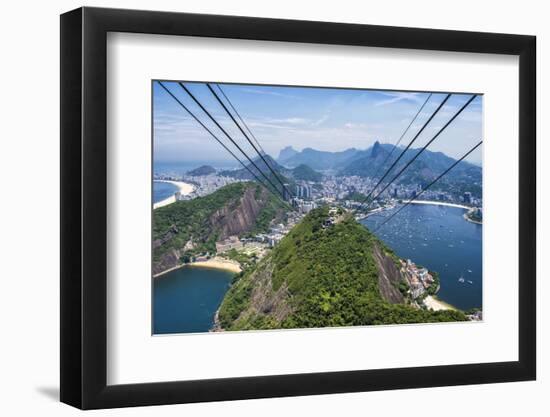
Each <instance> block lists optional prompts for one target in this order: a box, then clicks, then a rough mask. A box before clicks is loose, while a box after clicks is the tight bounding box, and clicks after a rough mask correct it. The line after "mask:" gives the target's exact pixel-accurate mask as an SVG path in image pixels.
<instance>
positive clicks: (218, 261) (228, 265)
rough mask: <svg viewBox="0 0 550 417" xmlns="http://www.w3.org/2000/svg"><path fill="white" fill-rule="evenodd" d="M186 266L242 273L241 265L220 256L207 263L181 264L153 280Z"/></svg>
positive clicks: (161, 273)
mask: <svg viewBox="0 0 550 417" xmlns="http://www.w3.org/2000/svg"><path fill="white" fill-rule="evenodd" d="M185 266H191V267H198V268H212V269H221V270H224V271H228V272H232V273H234V274H238V273H239V272H241V271H242V269H241V265H240V264H239V263H238V262H236V261H232V260H230V259H225V258H220V257H218V256H216V257H214V258H211V259H208V260H206V261H195V262H189V263H186V264H181V265H177V266H174V267H172V268H169V269H166V270H164V271H162V272H159V273H158V274H155V275H153V278H158V277H160V276H162V275H165V274H167V273H168V272H172V271H175V270H177V269H181V268H183V267H185Z"/></svg>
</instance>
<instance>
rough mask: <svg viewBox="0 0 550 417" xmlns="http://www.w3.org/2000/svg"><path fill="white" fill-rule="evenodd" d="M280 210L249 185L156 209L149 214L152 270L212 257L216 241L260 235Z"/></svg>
mask: <svg viewBox="0 0 550 417" xmlns="http://www.w3.org/2000/svg"><path fill="white" fill-rule="evenodd" d="M284 210H285V208H284V207H283V203H282V202H281V201H280V200H279V199H277V198H276V197H275V196H273V195H272V194H271V193H270V192H268V191H267V190H266V189H265V188H263V187H261V186H260V185H258V184H255V183H252V182H238V183H234V184H230V185H227V186H225V187H222V188H220V189H219V190H217V191H215V192H214V193H212V194H209V195H207V196H205V197H197V198H194V199H192V200H186V201H177V202H175V203H173V204H170V205H168V206H165V207H161V208H158V209H156V210H154V211H153V271H154V272H155V273H158V272H161V271H162V270H165V269H168V268H170V267H173V266H175V265H176V264H178V263H179V262H180V261H181V258H183V257H184V256H185V257H188V256H193V255H197V254H200V253H204V252H209V253H211V254H212V253H214V252H215V250H216V241H217V240H219V239H224V238H226V237H228V236H231V235H238V236H240V235H243V234H247V233H259V232H264V231H266V230H267V229H268V227H269V225H270V222H271V221H272V220H273V219H275V218H277V217H280V216H282V215H283V213H284Z"/></svg>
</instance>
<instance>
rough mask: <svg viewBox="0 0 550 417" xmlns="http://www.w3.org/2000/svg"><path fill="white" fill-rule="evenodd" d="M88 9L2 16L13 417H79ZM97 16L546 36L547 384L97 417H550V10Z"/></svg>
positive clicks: (5, 313) (290, 0)
mask: <svg viewBox="0 0 550 417" xmlns="http://www.w3.org/2000/svg"><path fill="white" fill-rule="evenodd" d="M81 5H82V4H81V3H79V2H77V1H72V0H60V1H57V2H55V3H48V2H38V1H27V2H17V3H16V2H9V3H6V4H4V5H3V8H2V18H1V23H0V30H1V36H0V42H1V49H0V51H1V56H2V60H1V64H0V72H1V75H2V76H1V78H0V80H1V81H2V88H1V90H0V91H1V93H0V109H1V111H0V114H1V115H2V119H1V120H2V129H1V130H0V131H1V136H0V137H1V142H0V143H1V145H0V146H1V151H0V178H1V188H0V195H1V200H0V201H1V204H0V211H1V213H0V245H1V247H0V253H1V258H0V260H1V263H0V271H1V272H0V277H1V279H2V284H3V285H2V286H1V287H0V317H1V318H2V319H1V325H2V342H1V343H0V392H1V393H2V394H1V396H2V401H1V402H0V410H1V414H3V415H9V416H11V415H13V416H16V415H33V414H36V413H40V414H42V415H59V416H65V415H75V414H77V411H76V410H75V409H72V408H71V407H68V406H66V405H63V404H60V403H58V402H57V396H58V392H59V388H58V387H59V385H58V379H59V371H58V368H59V361H58V355H59V354H58V349H59V343H58V340H59V324H58V311H59V278H58V277H59V249H58V247H59V214H58V213H59V185H58V183H59V17H58V15H59V14H60V13H62V12H64V11H67V10H70V9H73V8H76V7H79V6H81ZM87 5H89V6H103V7H122V8H139V9H157V10H168V11H181V12H184V11H185V12H196V13H216V14H233V15H235V14H237V15H249V16H262V17H279V18H292V19H309V20H326V21H341V22H350V23H352V22H353V23H370V24H380V25H395V26H417V27H431V28H441V29H459V30H474V31H494V32H510V33H522V34H532V35H537V37H538V74H539V77H538V88H537V93H538V119H539V124H538V137H539V149H538V164H539V185H538V190H539V204H538V206H539V250H538V256H539V259H540V262H539V286H538V292H539V297H538V313H539V321H538V323H539V324H538V331H539V333H538V334H539V338H538V349H539V358H538V360H539V366H538V373H539V377H538V381H537V382H528V383H508V384H499V385H483V386H468V387H453V388H435V389H422V390H405V391H388V392H377V393H361V394H346V395H326V396H315V397H303V398H290V399H273V400H255V401H238V402H232V403H210V404H193V405H180V406H166V407H145V408H139V409H122V410H109V411H99V412H97V413H94V414H98V415H114V414H115V413H116V414H117V415H118V414H120V415H131V416H135V415H138V416H148V415H155V416H164V415H181V414H182V413H187V414H188V415H193V416H213V415H220V414H222V413H223V415H224V416H240V417H242V416H248V415H255V416H257V415H261V416H271V415H285V414H287V415H313V414H315V415H319V416H325V415H326V416H328V415H335V414H340V415H365V414H367V413H369V414H371V415H380V414H388V415H399V414H401V415H403V414H405V413H406V414H407V415H409V416H416V415H418V416H420V415H422V416H425V415H431V414H436V413H442V414H445V416H446V417H447V416H448V417H451V416H464V415H471V416H482V415H499V416H508V415H518V414H524V415H535V416H537V415H548V412H549V411H550V406H549V404H548V402H547V401H545V400H546V399H545V396H544V394H546V393H547V392H548V391H549V390H550V382H549V378H550V365H549V361H548V353H547V352H549V345H550V339H549V338H550V326H548V325H547V323H546V321H547V320H548V319H549V318H550V307H549V304H548V303H546V304H545V297H544V295H545V294H548V293H549V292H550V284H549V282H548V280H547V279H546V278H547V277H545V276H544V270H543V268H542V267H541V266H542V261H543V260H544V259H543V257H544V256H545V255H546V254H547V253H548V250H549V249H550V229H549V228H550V221H549V220H548V218H546V217H544V216H541V215H540V213H542V212H545V211H546V212H548V210H550V201H549V197H550V196H549V193H548V188H547V189H546V191H545V192H544V193H543V191H544V190H543V187H544V184H545V180H548V179H549V176H550V168H549V165H548V164H546V166H543V161H544V159H545V157H548V156H550V149H549V147H548V144H547V143H543V140H542V138H543V137H544V136H545V134H548V126H549V125H548V122H547V121H546V120H543V118H542V115H543V114H544V110H546V109H547V107H548V106H547V104H548V100H549V97H550V87H549V83H548V82H547V80H546V79H545V77H544V72H546V73H547V74H548V73H549V68H548V67H549V64H548V61H549V59H550V48H549V47H548V45H549V42H550V26H548V24H547V19H546V16H547V12H546V11H545V10H544V9H545V8H544V2H539V1H534V0H524V1H521V2H517V1H515V2H506V1H502V0H501V1H485V2H479V1H476V0H474V1H471V0H463V1H462V2H460V3H452V4H448V3H446V2H441V1H431V0H429V1H419V2H410V1H406V0H399V1H393V2H372V3H371V4H367V2H354V1H352V0H340V1H338V2H334V1H320V0H316V1H302V2H297V1H296V0H278V1H276V2H275V1H272V2H259V1H254V0H232V1H223V0H202V1H200V2H199V1H197V2H181V1H170V0H157V1H155V2H153V1H146V0H127V1H126V0H125V1H118V2H115V1H93V0H89V1H88V2H87Z"/></svg>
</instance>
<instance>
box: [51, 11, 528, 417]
mask: <svg viewBox="0 0 550 417" xmlns="http://www.w3.org/2000/svg"><path fill="white" fill-rule="evenodd" d="M108 32H131V33H146V34H162V35H174V36H178V35H185V36H198V37H213V38H234V39H253V40H266V41H284V42H304V43H317V44H332V45H357V46H370V47H383V48H402V49H420V50H440V51H455V52H475V53H490V54H506V55H516V56H519V103H518V112H519V131H518V138H519V155H518V158H519V277H520V280H519V293H518V298H519V358H518V361H513V362H498V363H477V364H468V365H446V366H428V367H412V368H399V369H377V370H357V371H345V372H327V373H310V374H292V375H274V376H256V377H239V378H225V379H209V380H199V381H177V382H162V383H146V382H144V383H140V384H131V385H112V386H109V385H107V383H106V381H107V378H106V376H107V334H106V329H107V311H106V307H107V305H106V299H107V285H106V278H107V276H106V258H107V251H106V243H107V217H106V214H107V181H108V178H107V169H106V168H107V166H106V161H107V134H106V132H107V130H106V128H107V111H106V96H107V73H106V60H107V54H106V47H107V40H106V39H107V33H108ZM60 56H61V310H60V314H61V382H60V383H61V401H62V402H64V403H67V404H70V405H72V406H75V407H78V408H82V409H95V408H111V407H124V406H143V405H156V404H174V403H190V402H201V401H219V400H238V399H250V398H266V397H282V396H298V395H312V394H328V393H344V392H357V391H376V390H388V389H403V388H421V387H435V386H449V385H463V384H482V383H497V382H507V381H525V380H534V379H535V377H536V314H535V313H536V304H535V302H536V283H535V281H536V262H535V261H536V259H535V257H536V157H535V156H536V145H535V135H536V131H535V123H536V115H535V109H536V92H535V87H536V81H535V80H536V77H535V75H536V72H535V71H536V70H535V67H536V38H535V37H534V36H523V35H510V34H495V33H481V32H460V31H448V30H432V29H416V28H403V27H387V26H371V25H357V24H341V23H323V22H311V21H293V20H278V19H264V18H250V17H232V16H231V17H230V16H217V15H200V14H185V13H169V12H154V11H136V10H119V9H102V8H88V7H84V8H80V9H77V10H73V11H71V12H68V13H65V14H63V15H62V16H61V54H60Z"/></svg>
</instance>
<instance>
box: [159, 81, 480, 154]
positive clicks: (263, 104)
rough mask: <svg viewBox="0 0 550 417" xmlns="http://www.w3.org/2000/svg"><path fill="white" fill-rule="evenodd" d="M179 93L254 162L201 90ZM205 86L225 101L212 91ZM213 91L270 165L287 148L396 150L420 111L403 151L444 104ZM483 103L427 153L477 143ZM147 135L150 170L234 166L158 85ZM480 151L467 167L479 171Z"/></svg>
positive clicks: (199, 86)
mask: <svg viewBox="0 0 550 417" xmlns="http://www.w3.org/2000/svg"><path fill="white" fill-rule="evenodd" d="M163 84H164V86H165V87H166V88H168V89H169V90H170V91H171V92H172V93H173V94H174V96H176V97H177V99H178V100H180V101H181V102H182V103H183V104H184V105H185V106H187V107H188V109H189V110H190V111H191V112H192V113H194V114H195V115H196V116H197V117H198V118H199V119H200V120H201V121H202V122H203V123H204V124H205V125H206V126H207V127H208V128H209V129H210V130H211V131H212V132H213V133H214V134H215V135H216V136H217V137H218V138H219V139H220V140H222V141H223V142H224V143H225V144H226V145H228V146H229V147H231V149H232V150H233V151H234V152H235V153H236V154H237V155H238V156H240V157H242V154H240V153H239V151H238V150H237V149H236V148H235V147H234V145H232V144H231V142H230V140H229V139H228V138H227V137H226V136H225V135H224V133H223V132H222V131H221V130H220V129H219V128H218V127H217V126H216V125H215V124H214V123H213V122H212V121H211V120H210V119H209V118H208V116H207V115H206V114H205V113H204V112H203V111H202V110H201V109H200V107H199V106H198V105H197V104H196V103H195V102H194V101H193V100H192V98H191V97H190V96H189V95H187V93H186V92H185V91H184V90H183V89H182V88H181V87H180V86H179V85H178V84H177V83H176V82H164V81H163ZM185 86H186V87H187V88H188V89H189V90H190V91H191V93H192V94H193V95H194V96H195V97H196V98H197V99H198V100H199V101H200V102H201V104H202V105H203V106H204V107H205V108H206V109H207V110H208V112H210V113H211V114H212V116H213V117H214V118H215V119H216V120H217V121H218V122H219V123H220V125H221V126H222V127H223V128H224V129H225V130H226V132H227V133H228V134H229V135H230V136H231V137H232V138H233V139H234V140H235V141H236V142H237V143H238V144H239V146H241V148H242V149H243V150H244V151H245V152H246V153H247V154H248V155H249V156H250V157H255V156H257V154H256V153H255V150H254V149H253V148H252V146H251V145H250V144H249V143H248V142H247V140H246V138H245V137H244V136H243V134H242V133H241V132H240V131H239V130H238V128H237V127H236V126H235V124H234V123H233V121H232V120H231V119H230V118H229V116H228V115H227V113H225V111H224V110H223V107H221V105H220V104H219V103H218V102H217V101H216V99H215V98H214V96H213V94H212V93H211V92H210V90H209V89H208V87H207V86H206V84H204V83H191V82H185ZM211 86H212V87H213V89H214V90H215V91H216V93H218V95H219V96H220V97H221V99H222V100H225V99H224V98H223V96H222V95H221V94H220V91H219V90H218V89H217V86H216V84H211ZM219 86H220V87H221V89H222V91H223V92H224V93H225V94H226V95H227V97H228V98H229V99H230V100H231V103H232V104H233V105H234V107H235V108H236V109H237V111H238V112H239V114H240V116H241V117H242V118H243V119H244V120H245V122H246V123H247V125H248V127H249V128H250V129H251V131H252V132H253V133H254V136H255V137H256V138H257V139H258V141H259V143H260V144H261V146H262V148H263V149H264V150H265V152H267V153H268V154H270V155H271V156H272V157H274V158H277V156H278V155H279V152H280V150H281V149H282V148H284V147H286V146H292V147H293V148H294V149H296V150H297V151H300V150H302V149H304V148H308V147H309V148H314V149H317V150H323V151H333V152H334V151H343V150H345V149H348V148H357V149H366V148H368V147H370V146H372V145H373V144H374V142H375V141H379V142H381V143H390V144H396V143H397V141H398V140H399V138H400V137H401V135H402V134H403V132H404V131H405V129H406V128H407V126H408V125H409V124H410V123H411V121H412V120H413V118H414V116H415V115H416V114H417V113H418V111H419V110H420V108H421V106H422V105H423V104H424V103H426V104H425V106H424V108H423V110H422V112H420V113H419V115H418V118H417V119H416V120H415V122H414V123H413V124H412V125H411V127H410V129H409V130H408V131H407V133H406V134H405V136H403V138H402V140H401V142H400V145H402V146H406V145H407V144H408V143H409V142H410V141H411V140H412V138H413V137H414V136H415V135H416V134H417V132H418V131H419V129H420V128H421V127H422V125H423V124H424V123H425V122H426V121H427V119H428V118H429V117H430V116H431V115H432V113H433V112H434V111H435V109H436V108H437V107H438V106H439V104H440V103H441V102H442V101H443V99H444V98H445V96H446V94H441V93H433V94H432V95H431V96H430V93H424V92H399V91H381V90H357V89H340V88H315V87H278V86H264V85H237V84H219ZM470 97H471V95H469V94H452V95H451V97H450V98H449V100H448V101H447V102H446V104H445V105H444V106H443V107H442V108H441V110H440V111H439V112H438V114H437V115H436V116H435V117H434V118H433V120H432V121H431V122H430V123H429V124H428V126H427V127H426V129H425V130H424V131H423V132H422V133H421V135H419V137H418V139H417V140H416V141H415V142H414V144H413V146H412V148H419V147H422V146H423V145H425V144H426V143H427V141H429V140H430V139H431V138H432V137H433V135H434V134H435V133H437V131H438V130H439V129H440V128H441V127H442V126H443V125H444V124H445V123H446V122H447V121H448V120H449V119H450V118H451V117H452V116H453V115H454V114H455V113H456V111H457V110H458V109H459V108H460V107H461V106H462V105H463V104H464V103H465V102H466V101H467V100H468V99H469V98H470ZM482 99H483V98H482V96H478V97H477V98H475V99H474V101H473V102H472V103H471V104H470V105H469V106H468V107H467V108H466V109H465V110H464V111H463V112H462V113H461V114H460V115H459V116H458V117H457V118H456V119H455V121H454V122H453V123H451V124H450V125H449V127H448V128H447V129H446V130H445V131H444V132H443V133H442V134H441V135H440V136H439V137H438V138H437V139H436V140H435V141H434V142H433V143H432V144H431V145H430V146H429V148H428V149H429V150H431V151H440V152H443V153H445V154H446V155H449V156H451V157H453V158H455V159H458V158H460V157H461V156H462V155H463V154H465V153H466V152H467V151H468V150H469V149H470V148H471V147H473V146H474V145H475V144H476V143H477V142H479V141H480V140H481V139H483V138H482ZM426 100H427V101H426ZM224 102H225V101H224ZM225 103H226V106H227V107H229V106H228V105H227V102H225ZM153 135H154V138H153V145H154V160H155V162H171V163H177V162H195V161H197V162H198V161H201V162H204V161H208V162H211V163H212V164H214V165H216V164H218V165H227V164H228V163H229V164H232V163H233V161H234V159H233V157H232V156H231V155H230V154H229V153H228V152H227V151H226V150H224V149H223V147H222V146H221V145H220V144H219V143H218V142H216V140H215V139H214V138H213V137H212V136H211V135H210V134H209V133H207V132H206V130H205V129H204V128H203V127H201V126H200V124H199V123H197V121H196V120H194V119H193V118H192V117H191V116H190V115H189V114H188V113H187V112H186V111H185V110H184V109H183V108H182V107H181V106H180V105H179V104H178V103H177V102H176V100H175V99H174V98H173V97H171V96H170V95H169V94H168V93H167V92H166V91H165V90H164V89H163V88H162V86H160V85H159V83H158V82H154V83H153ZM481 149H482V148H479V149H478V150H476V151H475V152H474V153H472V155H470V157H469V158H468V159H467V160H468V161H470V162H472V163H476V164H478V165H479V164H481V160H482V151H481ZM242 159H244V157H242ZM235 163H236V164H238V162H235Z"/></svg>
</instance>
